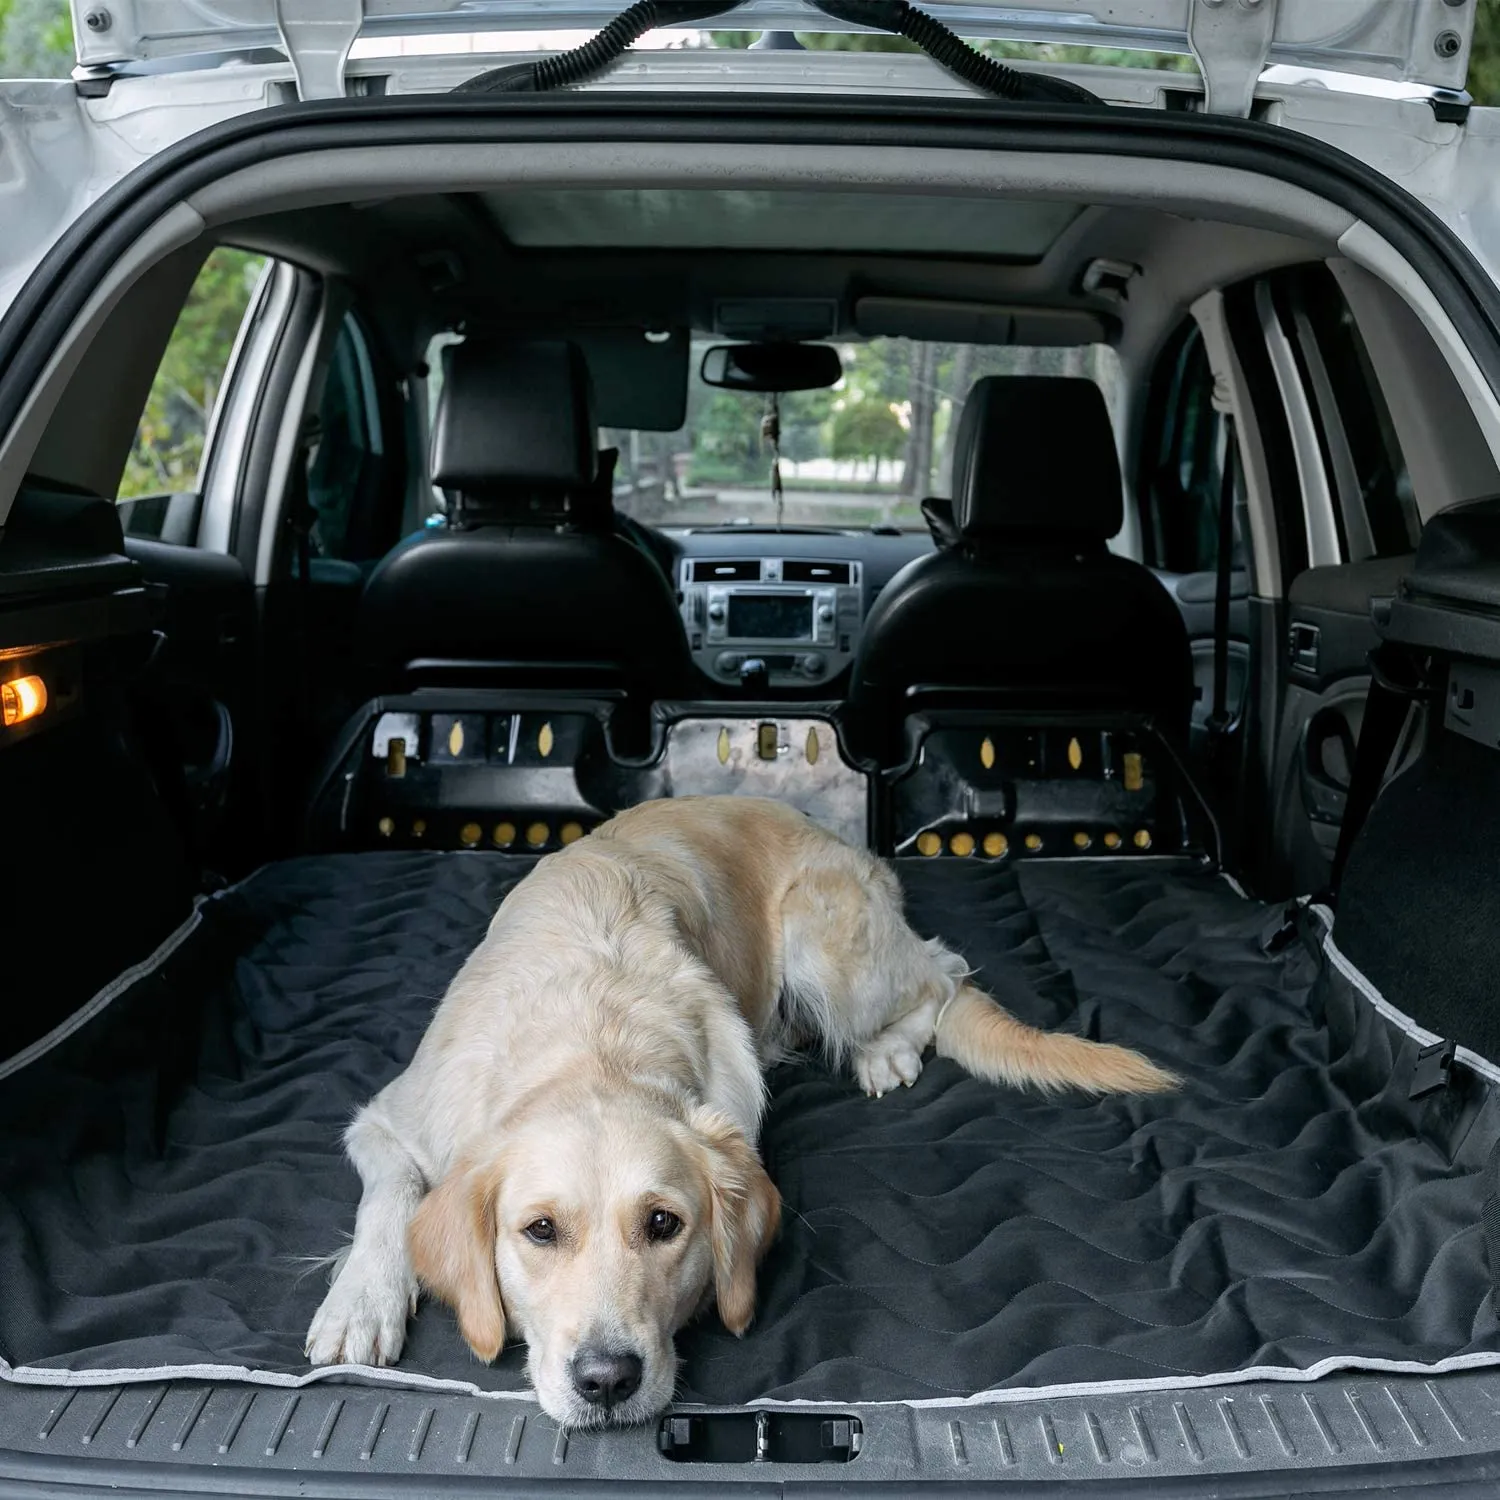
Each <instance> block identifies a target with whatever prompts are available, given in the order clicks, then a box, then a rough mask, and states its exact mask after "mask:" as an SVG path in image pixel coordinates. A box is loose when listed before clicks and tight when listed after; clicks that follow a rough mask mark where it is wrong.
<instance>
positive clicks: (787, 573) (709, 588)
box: [678, 557, 864, 689]
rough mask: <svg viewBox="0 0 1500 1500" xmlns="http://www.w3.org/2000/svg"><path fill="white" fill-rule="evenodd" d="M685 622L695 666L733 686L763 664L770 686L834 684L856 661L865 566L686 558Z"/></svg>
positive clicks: (682, 576) (682, 579)
mask: <svg viewBox="0 0 1500 1500" xmlns="http://www.w3.org/2000/svg"><path fill="white" fill-rule="evenodd" d="M678 568H679V578H678V588H679V591H680V592H681V595H682V619H683V624H684V625H685V626H686V628H687V633H688V644H689V646H690V647H691V648H692V653H693V660H694V661H695V662H696V663H697V665H698V666H699V667H700V668H701V669H702V671H703V672H704V673H706V674H707V675H708V676H709V677H711V678H712V679H713V680H714V681H715V682H719V683H723V684H724V685H726V686H734V685H738V684H739V683H740V682H741V681H744V680H746V678H747V677H752V676H755V675H758V674H757V669H756V666H755V664H756V663H763V664H764V671H765V679H766V682H767V684H768V685H769V686H770V687H771V688H773V689H774V688H791V687H807V686H809V685H814V684H820V683H828V682H832V681H833V680H834V679H835V678H836V677H837V676H838V675H839V673H840V672H842V671H843V670H844V669H845V668H846V667H847V666H848V665H849V663H850V661H851V660H852V659H853V656H854V648H855V646H856V645H857V644H858V641H859V629H860V623H861V619H862V611H863V599H864V565H863V564H862V563H860V562H858V561H856V560H855V559H853V558H843V559H829V558H798V557H739V558H729V557H685V558H683V559H682V560H681V561H680V562H679V564H678Z"/></svg>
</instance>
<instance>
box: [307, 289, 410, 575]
mask: <svg viewBox="0 0 1500 1500" xmlns="http://www.w3.org/2000/svg"><path fill="white" fill-rule="evenodd" d="M385 450H386V443H385V433H384V430H383V422H382V419H381V411H380V399H379V392H378V389H377V386H376V381H375V369H374V362H373V358H372V355H371V350H370V344H369V340H368V339H367V337H366V336H365V333H364V331H363V329H362V328H361V327H360V324H359V320H358V319H357V318H356V317H355V315H354V314H352V313H350V314H349V315H348V316H346V317H345V319H344V321H343V323H342V325H341V326H340V328H339V333H338V339H337V342H336V343H335V344H334V349H333V357H332V359H331V360H330V362H329V366H328V375H327V378H326V380H325V381H324V384H323V395H322V399H321V400H320V401H319V403H318V414H317V428H316V433H315V438H314V441H313V443H312V445H311V449H310V452H309V456H308V464H307V499H308V504H309V505H310V506H311V508H312V532H311V537H310V540H311V543H312V549H313V555H314V556H316V557H329V558H339V559H342V560H344V561H350V562H356V561H366V560H369V559H371V558H373V557H378V556H379V555H380V554H381V553H383V552H384V550H385V548H386V546H387V545H388V544H389V541H390V538H389V537H386V536H385V535H384V533H383V528H382V526H381V524H380V522H381V519H382V518H381V509H382V494H383V487H384V483H385V479H386V475H385V472H384V469H385Z"/></svg>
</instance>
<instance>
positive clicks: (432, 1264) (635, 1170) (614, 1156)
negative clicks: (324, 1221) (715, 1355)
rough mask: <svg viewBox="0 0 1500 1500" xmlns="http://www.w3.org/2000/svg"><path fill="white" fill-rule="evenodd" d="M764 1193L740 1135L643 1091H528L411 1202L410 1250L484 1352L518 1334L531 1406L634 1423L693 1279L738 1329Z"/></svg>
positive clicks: (653, 1387)
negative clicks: (494, 1141) (485, 1155)
mask: <svg viewBox="0 0 1500 1500" xmlns="http://www.w3.org/2000/svg"><path fill="white" fill-rule="evenodd" d="M780 1217H781V1201H780V1199H779V1197H778V1196H777V1193H776V1189H775V1187H774V1186H773V1185H772V1183H771V1180H770V1178H769V1177H767V1175H766V1172H765V1169H764V1168H763V1167H762V1166H761V1164H760V1161H759V1159H758V1158H757V1156H756V1154H755V1151H754V1150H753V1149H752V1147H751V1146H750V1144H749V1143H748V1142H747V1141H746V1139H745V1137H744V1135H743V1133H742V1132H741V1131H740V1130H738V1129H737V1128H736V1127H735V1126H734V1125H732V1124H731V1123H730V1122H729V1121H728V1120H726V1119H725V1118H724V1117H723V1116H721V1115H718V1114H716V1113H714V1112H713V1111H711V1110H707V1109H703V1108H695V1109H692V1110H690V1111H688V1112H687V1114H686V1116H685V1117H684V1116H683V1114H682V1113H681V1112H680V1111H677V1110H674V1109H672V1108H671V1107H670V1104H669V1103H668V1102H666V1101H663V1100H661V1099H659V1098H653V1097H652V1096H650V1095H643V1094H638V1093H637V1094H625V1095H621V1096H619V1097H615V1098H602V1097H598V1096H593V1097H589V1096H575V1097H573V1098H570V1099H556V1100H551V1101H545V1100H544V1101H535V1102H533V1103H531V1104H530V1105H528V1107H527V1108H525V1109H524V1110H522V1111H521V1112H519V1113H518V1114H517V1115H516V1116H514V1117H513V1118H512V1119H510V1120H509V1121H507V1124H506V1128H505V1131H504V1139H503V1143H502V1144H500V1145H499V1146H498V1149H497V1151H496V1153H495V1154H494V1156H493V1157H491V1158H489V1159H487V1160H483V1161H471V1162H465V1163H461V1164H460V1165H459V1166H458V1167H456V1168H455V1169H454V1170H453V1171H452V1172H451V1173H450V1174H449V1175H448V1176H447V1177H446V1178H445V1179H444V1180H443V1181H442V1182H441V1183H439V1184H438V1185H437V1186H436V1187H435V1188H434V1189H433V1190H432V1191H431V1192H430V1193H429V1194H428V1195H427V1197H426V1198H425V1199H424V1200H423V1202H422V1204H421V1207H420V1208H419V1209H418V1211H417V1214H416V1216H415V1218H414V1219H413V1221H412V1225H411V1231H410V1245H411V1253H412V1263H413V1265H414V1266H415V1268H416V1272H417V1275H418V1277H419V1278H420V1279H421V1281H422V1283H423V1285H424V1286H426V1287H427V1288H428V1290H429V1291H431V1292H433V1293H435V1294H436V1295H437V1296H438V1297H440V1298H442V1300H443V1301H445V1302H447V1303H449V1304H450V1305H451V1306H452V1307H453V1308H454V1309H455V1311H456V1312H457V1314H458V1326H459V1330H460V1331H461V1332H462V1334H463V1336H464V1339H465V1340H466V1341H467V1343H468V1344H469V1347H470V1348H471V1349H473V1351H474V1352H475V1353H476V1354H477V1355H478V1356H479V1357H480V1358H481V1359H483V1360H485V1361H486V1362H488V1361H490V1360H492V1359H494V1358H495V1356H496V1355H497V1354H499V1352H500V1349H501V1347H502V1346H503V1345H504V1343H505V1340H506V1335H507V1331H508V1330H509V1332H510V1333H511V1334H513V1335H519V1336H520V1337H522V1338H524V1339H525V1340H526V1342H527V1344H528V1345H529V1346H530V1348H529V1353H528V1359H527V1369H528V1372H529V1374H530V1376H531V1379H532V1383H533V1384H534V1385H535V1386H536V1390H537V1396H538V1398H539V1400H540V1402H541V1406H542V1410H543V1411H545V1412H546V1413H547V1415H548V1416H550V1417H552V1418H554V1419H555V1420H556V1421H558V1422H560V1423H562V1424H564V1425H565V1426H568V1427H602V1426H607V1425H620V1426H624V1425H627V1424H630V1423H634V1422H644V1421H647V1420H649V1419H650V1418H651V1417H653V1416H655V1415H657V1414H658V1413H659V1412H660V1411H662V1410H663V1409H664V1408H665V1407H666V1405H667V1403H668V1402H669V1401H670V1400H671V1398H672V1390H673V1386H674V1384H675V1382H676V1378H677V1358H676V1355H675V1353H674V1351H673V1348H672V1335H673V1334H674V1333H675V1332H676V1331H677V1329H679V1328H680V1327H682V1325H683V1324H684V1323H686V1322H687V1321H688V1319H689V1318H691V1317H692V1316H693V1314H694V1313H695V1312H696V1311H698V1309H699V1308H700V1307H702V1306H703V1305H704V1303H705V1301H706V1300H707V1299H708V1297H709V1294H710V1292H711V1293H712V1296H713V1298H715V1299H716V1300H717V1302H718V1307H719V1316H720V1317H721V1318H722V1319H723V1321H724V1324H725V1326H726V1327H727V1328H729V1330H730V1331H731V1332H733V1333H736V1334H739V1333H743V1332H744V1331H745V1329H746V1328H747V1327H748V1326H749V1324H750V1319H751V1317H752V1316H753V1314H754V1311H755V1267H756V1264H757V1262H758V1261H759V1259H760V1257H761V1256H762V1255H763V1254H764V1253H765V1250H766V1248H767V1246H768V1245H769V1244H770V1242H771V1240H772V1238H773V1237H774V1235H775V1233H776V1229H777V1226H778V1224H779V1222H780Z"/></svg>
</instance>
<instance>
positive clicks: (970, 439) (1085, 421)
mask: <svg viewBox="0 0 1500 1500" xmlns="http://www.w3.org/2000/svg"><path fill="white" fill-rule="evenodd" d="M953 514H954V521H955V522H956V524H957V526H958V530H959V532H960V534H961V535H962V536H963V538H964V540H965V541H968V542H972V541H990V540H999V539H1007V540H1014V541H1017V542H1024V541H1028V540H1030V541H1036V540H1049V541H1067V542H1070V543H1074V542H1094V543H1103V542H1106V541H1108V540H1109V538H1110V537H1112V536H1114V535H1115V534H1116V533H1117V532H1118V531H1119V529H1120V527H1121V526H1122V525H1123V524H1124V522H1125V505H1124V500H1123V498H1122V495H1121V489H1120V458H1119V453H1118V451H1117V449H1116V447H1115V433H1114V428H1113V426H1112V425H1111V424H1110V420H1109V408H1108V407H1107V406H1106V405H1105V404H1104V393H1103V392H1102V391H1101V390H1100V389H1099V387H1098V386H1097V385H1095V384H1094V382H1093V381H1092V380H1087V379H1084V378H1083V377H1081V376H1064V375H989V376H986V377H985V378H984V379H983V380H981V381H978V382H977V383H976V384H975V386H974V388H973V390H971V391H970V392H969V398H968V400H967V401H965V402H964V410H963V416H962V418H961V419H960V421H959V427H958V436H957V439H956V440H955V443H954V462H953Z"/></svg>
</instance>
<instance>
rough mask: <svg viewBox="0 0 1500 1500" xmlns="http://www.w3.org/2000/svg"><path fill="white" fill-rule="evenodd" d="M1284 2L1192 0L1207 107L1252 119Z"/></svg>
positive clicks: (1193, 37) (1191, 39)
mask: <svg viewBox="0 0 1500 1500" xmlns="http://www.w3.org/2000/svg"><path fill="white" fill-rule="evenodd" d="M1278 3H1279V0H1192V7H1193V8H1192V11H1191V13H1190V15H1189V17H1188V45H1189V46H1190V47H1192V49H1193V56H1194V57H1195V58H1196V59H1197V60H1198V68H1199V70H1200V71H1201V72H1202V74H1203V108H1204V111H1205V112H1206V113H1208V114H1211V115H1235V116H1238V117H1239V118H1240V119H1248V118H1249V115H1250V109H1251V106H1252V105H1253V104H1254V103H1255V85H1256V84H1257V83H1258V82H1259V81H1260V75H1261V74H1262V73H1263V72H1264V71H1265V66H1266V59H1267V58H1268V57H1269V56H1270V55H1271V40H1272V38H1273V37H1274V36H1275V35H1276V8H1277V5H1278Z"/></svg>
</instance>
